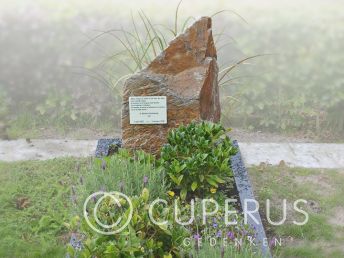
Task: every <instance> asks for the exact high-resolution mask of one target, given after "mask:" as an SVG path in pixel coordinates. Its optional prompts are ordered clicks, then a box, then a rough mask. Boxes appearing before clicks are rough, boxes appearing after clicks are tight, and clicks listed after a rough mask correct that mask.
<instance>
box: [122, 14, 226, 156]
mask: <svg viewBox="0 0 344 258" xmlns="http://www.w3.org/2000/svg"><path fill="white" fill-rule="evenodd" d="M217 76H218V66H217V56H216V49H215V45H214V41H213V36H212V29H211V18H209V17H202V18H200V19H199V20H197V21H196V22H195V23H194V24H193V25H191V26H190V27H189V28H188V29H187V30H186V31H185V32H184V33H183V34H180V35H179V36H177V37H176V38H175V39H174V40H172V41H171V42H170V44H169V46H168V47H167V48H166V49H165V50H164V51H163V52H162V53H161V54H160V55H159V56H157V57H156V58H155V60H153V61H152V62H151V63H150V64H149V65H148V66H147V67H146V68H145V69H143V70H142V71H140V72H138V73H136V74H134V75H132V76H131V77H130V78H128V79H127V80H126V82H125V84H124V92H123V103H122V140H123V146H124V147H125V148H129V149H142V150H145V151H147V152H151V153H153V154H156V153H158V151H159V149H160V147H161V146H162V145H163V144H164V143H166V136H167V133H168V131H169V130H170V129H171V128H175V127H178V126H179V125H181V124H188V123H190V122H192V121H201V120H208V121H213V122H217V121H219V119H220V114H221V110H220V103H219V87H218V79H217Z"/></svg>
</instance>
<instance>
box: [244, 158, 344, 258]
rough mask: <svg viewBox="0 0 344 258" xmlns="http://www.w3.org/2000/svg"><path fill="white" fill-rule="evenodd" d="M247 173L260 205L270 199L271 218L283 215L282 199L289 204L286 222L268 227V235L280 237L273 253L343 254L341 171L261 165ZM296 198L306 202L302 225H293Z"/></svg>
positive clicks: (342, 176)
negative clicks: (280, 240)
mask: <svg viewBox="0 0 344 258" xmlns="http://www.w3.org/2000/svg"><path fill="white" fill-rule="evenodd" d="M249 175H250V177H251V180H252V182H253V185H254V189H255V194H256V196H257V197H258V200H259V202H260V204H261V206H262V207H264V209H265V200H266V199H270V200H271V207H272V209H271V217H272V220H273V221H279V220H281V218H282V217H281V215H282V199H287V201H288V202H287V203H289V204H287V211H288V213H287V214H291V215H289V216H287V220H286V223H285V224H284V225H281V226H268V227H267V230H268V234H269V235H271V236H272V235H273V236H278V237H281V238H282V239H283V246H282V248H279V249H278V250H276V252H275V255H276V256H280V257H312V258H317V257H319V258H320V257H333V258H338V257H344V247H343V242H344V202H343V196H344V188H343V185H344V170H329V169H303V168H287V167H284V166H279V167H270V166H266V165H262V166H259V167H254V168H251V169H249ZM297 199H305V200H307V201H308V203H307V204H306V206H305V210H306V211H307V212H308V213H309V221H308V223H307V224H305V225H304V226H296V225H294V224H292V220H293V219H294V218H295V217H296V215H295V214H293V212H290V211H291V210H292V203H293V202H294V201H295V200H297ZM264 209H263V210H264Z"/></svg>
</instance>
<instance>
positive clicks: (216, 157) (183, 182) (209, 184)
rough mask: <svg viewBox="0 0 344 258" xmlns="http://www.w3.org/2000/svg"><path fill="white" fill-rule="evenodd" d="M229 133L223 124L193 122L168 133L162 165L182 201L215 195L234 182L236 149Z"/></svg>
mask: <svg viewBox="0 0 344 258" xmlns="http://www.w3.org/2000/svg"><path fill="white" fill-rule="evenodd" d="M227 131H228V130H226V129H225V128H224V127H223V126H222V125H221V124H215V123H210V122H202V123H195V122H193V123H191V124H189V125H186V126H180V127H178V128H176V129H173V130H171V131H170V132H169V134H168V139H167V140H168V143H167V144H166V145H164V146H163V148H162V151H161V164H162V166H163V167H164V169H165V171H166V174H167V175H168V177H167V180H168V181H169V183H170V185H171V188H173V189H174V190H176V192H178V193H179V194H180V197H181V199H182V200H185V199H186V198H187V197H188V198H191V197H205V196H208V195H212V194H215V193H216V192H217V189H218V187H219V185H221V184H224V183H225V182H226V183H228V182H229V181H231V180H232V171H231V168H230V166H229V162H230V157H231V156H232V155H234V154H235V153H236V152H237V149H236V148H235V147H234V146H233V145H232V142H231V140H230V139H229V137H228V136H227V135H226V132H227Z"/></svg>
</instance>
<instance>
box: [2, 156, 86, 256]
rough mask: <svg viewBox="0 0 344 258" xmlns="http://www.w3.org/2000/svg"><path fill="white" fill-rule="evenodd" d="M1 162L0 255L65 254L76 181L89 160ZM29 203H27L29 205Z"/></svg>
mask: <svg viewBox="0 0 344 258" xmlns="http://www.w3.org/2000/svg"><path fill="white" fill-rule="evenodd" d="M79 163H80V164H81V166H80V170H79V172H78V171H77V169H76V164H77V161H76V160H75V159H58V160H51V161H45V162H40V161H29V162H15V163H0V180H1V190H0V205H1V206H0V207H1V212H0V213H1V220H0V235H1V238H0V257H63V256H64V255H65V248H64V243H65V241H68V239H69V237H68V232H67V231H66V229H65V228H64V226H63V223H64V222H66V221H68V220H69V218H70V214H71V213H72V211H73V205H72V203H71V201H70V191H71V186H72V184H73V183H74V182H75V181H77V178H78V174H79V173H81V172H82V171H84V170H85V168H86V166H87V163H88V161H87V160H80V161H79ZM25 202H26V203H27V204H25Z"/></svg>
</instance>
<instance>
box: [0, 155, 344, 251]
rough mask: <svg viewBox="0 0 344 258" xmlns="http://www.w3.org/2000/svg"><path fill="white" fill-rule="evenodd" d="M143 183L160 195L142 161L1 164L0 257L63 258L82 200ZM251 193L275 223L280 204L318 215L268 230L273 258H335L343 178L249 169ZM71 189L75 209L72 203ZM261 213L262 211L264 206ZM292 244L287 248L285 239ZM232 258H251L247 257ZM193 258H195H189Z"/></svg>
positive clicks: (157, 178) (341, 236)
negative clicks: (276, 244)
mask: <svg viewBox="0 0 344 258" xmlns="http://www.w3.org/2000/svg"><path fill="white" fill-rule="evenodd" d="M144 175H146V176H148V178H149V180H148V185H147V187H148V188H149V189H150V192H151V194H152V195H155V196H161V195H165V194H166V190H167V188H166V186H165V184H164V183H163V180H162V178H163V176H162V175H161V174H160V172H159V171H158V170H156V169H155V168H154V167H153V169H152V166H151V163H150V162H149V161H148V160H147V158H146V159H141V161H136V162H134V161H131V162H127V161H125V159H124V158H123V157H121V156H113V157H111V158H108V159H106V168H105V170H103V169H102V164H101V161H95V160H94V159H91V158H87V159H73V158H62V159H55V160H50V161H26V162H12V163H6V162H0V180H1V182H2V187H1V189H0V207H1V208H0V209H1V210H0V212H1V220H0V234H1V238H0V257H63V256H64V255H65V253H66V250H65V244H66V243H67V242H68V241H69V238H70V233H69V231H68V230H67V228H66V227H65V226H64V223H68V222H70V220H71V218H72V217H73V216H74V215H79V216H80V205H82V204H83V200H84V198H85V196H86V195H88V194H89V193H91V192H95V191H98V190H100V189H102V188H105V189H106V190H114V191H115V190H121V187H122V186H121V182H124V192H125V193H127V194H128V195H135V194H138V193H140V192H141V189H142V187H143V176H144ZM250 177H251V179H252V181H253V183H254V187H255V193H256V195H257V196H258V199H259V201H260V202H261V203H262V204H263V201H264V199H265V198H270V199H271V200H272V204H273V206H274V207H275V208H274V210H273V213H272V214H273V217H272V219H274V218H275V219H277V218H279V216H280V213H281V210H280V209H279V208H278V203H279V201H280V200H281V199H283V198H284V196H286V197H285V198H287V199H288V201H293V200H296V199H298V198H304V199H306V200H312V201H313V202H314V203H315V204H316V207H317V209H314V207H313V208H312V207H310V206H307V208H306V210H307V211H308V212H309V214H310V219H309V223H307V224H306V225H305V226H302V227H298V226H293V225H291V224H290V223H287V224H286V225H283V226H276V227H268V235H269V236H281V237H282V238H283V239H285V240H288V239H289V240H288V241H287V242H286V243H284V244H283V246H282V247H281V248H279V249H278V250H275V251H274V253H275V255H276V256H277V257H341V256H343V255H344V252H343V248H342V243H343V241H344V228H343V226H340V225H337V224H336V223H333V222H331V221H330V219H331V218H332V216H334V214H335V210H336V209H337V208H338V207H342V208H344V205H343V201H342V196H344V189H343V187H342V186H343V185H344V173H342V172H340V171H338V170H314V169H297V168H296V169H290V168H286V167H267V168H260V167H255V168H251V169H250ZM73 186H75V187H74V189H75V202H74V201H73V199H72V198H71V196H73V195H72V190H71V189H72V187H73ZM263 206H264V205H263ZM291 238H292V239H293V241H290V239H291ZM220 253H221V249H220V248H211V247H209V246H207V244H204V245H203V248H202V249H201V251H200V252H199V257H210V256H213V257H220V256H219V255H220ZM225 253H226V255H229V256H230V257H252V256H250V255H252V253H251V252H250V251H249V250H248V251H247V253H246V254H245V252H244V251H243V252H241V254H240V255H241V256H239V255H238V254H235V255H237V256H235V255H234V250H233V248H231V247H229V248H228V249H226V251H225ZM194 257H196V256H194Z"/></svg>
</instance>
